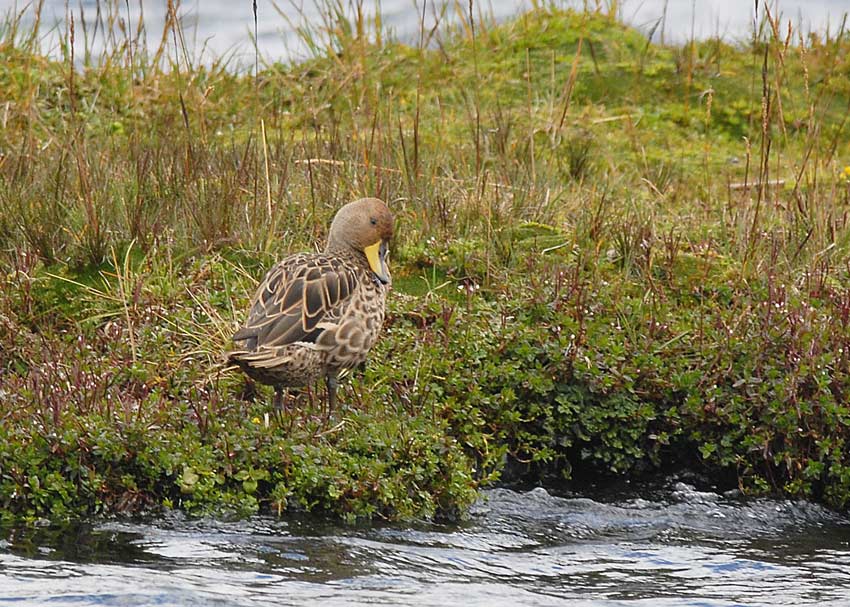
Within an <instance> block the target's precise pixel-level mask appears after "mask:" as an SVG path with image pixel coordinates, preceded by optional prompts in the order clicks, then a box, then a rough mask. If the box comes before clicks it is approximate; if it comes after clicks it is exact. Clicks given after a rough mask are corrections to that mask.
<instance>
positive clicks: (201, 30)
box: [0, 0, 850, 67]
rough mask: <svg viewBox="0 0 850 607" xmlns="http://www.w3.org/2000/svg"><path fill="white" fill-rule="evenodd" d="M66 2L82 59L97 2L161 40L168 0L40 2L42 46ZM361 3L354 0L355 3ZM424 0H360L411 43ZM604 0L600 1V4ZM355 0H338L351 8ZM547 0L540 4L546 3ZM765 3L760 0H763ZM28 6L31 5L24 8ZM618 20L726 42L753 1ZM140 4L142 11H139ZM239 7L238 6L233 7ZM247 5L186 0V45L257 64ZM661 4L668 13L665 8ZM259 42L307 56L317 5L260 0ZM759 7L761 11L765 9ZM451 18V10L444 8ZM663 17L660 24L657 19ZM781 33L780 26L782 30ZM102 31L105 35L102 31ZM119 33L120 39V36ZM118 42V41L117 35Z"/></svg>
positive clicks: (496, 3) (526, 3)
mask: <svg viewBox="0 0 850 607" xmlns="http://www.w3.org/2000/svg"><path fill="white" fill-rule="evenodd" d="M33 1H34V0H0V12H7V11H9V10H15V11H20V10H23V11H24V14H25V16H26V19H25V21H31V16H32V9H31V4H32V3H33ZM66 1H67V4H68V5H69V6H70V9H71V11H72V12H73V13H74V15H75V23H76V31H77V36H76V39H77V44H76V49H77V50H76V54H77V57H80V56H82V52H83V45H84V42H83V40H82V28H81V27H80V21H81V14H82V15H83V16H84V18H85V21H86V22H87V23H88V24H89V25H88V30H89V32H93V31H94V26H93V25H92V23H93V21H94V17H95V15H96V13H97V6H98V4H100V5H101V6H102V7H103V6H107V5H110V4H112V5H113V6H117V7H118V10H119V14H120V15H121V16H122V17H124V18H127V16H128V14H129V19H128V21H129V22H130V23H131V24H136V23H138V20H139V15H140V13H141V12H143V13H144V17H145V18H144V22H145V25H146V29H147V32H148V34H147V35H148V42H149V46H151V47H155V46H156V45H157V44H158V43H159V40H160V35H161V32H162V27H163V23H164V22H165V16H166V11H167V8H166V7H167V2H166V1H165V0H157V1H152V0H141V1H140V0H126V1H125V0H118V1H116V0H109V1H106V0H45V2H44V10H43V15H44V22H45V24H47V25H48V26H56V24H59V25H58V26H56V27H55V29H53V30H52V31H49V32H45V36H44V46H45V47H47V49H48V50H50V49H53V52H54V53H55V52H56V48H57V45H58V44H59V41H60V40H62V39H63V38H64V37H65V36H66V35H67V34H66V31H67V18H66ZM358 1H359V0H358ZM423 1H424V0H362V4H363V7H364V10H365V13H366V14H367V15H373V14H374V13H375V10H376V9H375V7H376V6H378V5H380V6H381V12H382V23H383V26H384V28H385V29H386V30H387V31H388V32H389V33H390V34H391V35H393V36H395V37H396V38H398V39H400V40H402V41H407V42H413V41H415V40H416V39H417V36H418V32H419V22H420V15H421V12H422V6H423ZM596 1H597V0H561V1H560V2H556V3H555V4H556V5H558V6H563V7H573V8H581V7H583V6H585V5H589V6H595V5H596ZM608 1H609V0H602V2H601V4H602V5H603V6H605V5H606V4H607V3H608ZM351 2H352V0H343V4H344V5H350V4H351ZM447 2H448V3H449V4H450V5H451V6H454V4H455V0H427V4H426V5H425V8H426V10H425V15H426V25H427V27H428V28H430V27H431V26H432V25H433V23H434V15H435V14H437V13H439V10H438V9H435V7H439V6H442V5H445V4H446V3H447ZM457 2H458V3H459V5H460V6H461V7H467V6H468V1H467V0H457ZM769 2H770V6H773V7H774V14H781V15H783V16H784V18H785V20H786V21H787V20H790V21H791V22H793V24H794V25H795V26H799V27H800V28H802V30H803V31H809V30H821V31H823V30H825V29H826V28H827V27H829V28H830V29H831V30H832V31H836V30H837V29H838V26H839V25H840V22H841V17H842V16H843V15H844V13H846V12H847V11H848V9H850V5H848V3H847V0H769ZM543 3H544V4H545V2H543ZM759 4H760V5H761V6H762V7H763V6H764V4H765V0H760V2H759ZM28 5H30V8H24V7H27V6H28ZM531 5H532V1H531V0H475V2H474V6H475V7H477V8H476V10H475V12H476V13H479V12H481V13H483V14H485V15H487V16H490V17H492V18H494V19H496V20H503V19H507V18H510V17H512V16H515V15H516V14H517V13H519V12H521V11H523V10H527V9H529V8H530V7H531ZM620 5H621V9H620V13H621V18H622V19H623V20H625V21H626V22H627V23H630V24H632V25H635V26H636V27H639V28H641V29H642V30H643V31H645V32H647V33H649V32H650V31H654V39H655V40H659V39H661V38H662V36H663V37H664V39H665V40H666V41H682V40H685V39H688V38H689V37H690V36H691V34H692V33H693V35H695V36H696V37H698V38H703V37H706V36H721V37H723V38H724V39H727V40H729V41H735V40H740V39H744V38H747V37H749V35H750V32H751V30H752V23H753V14H754V7H755V2H754V0H699V1H694V0H621V1H620ZM140 7H141V9H142V11H140ZM234 7H238V8H236V9H235V8H234ZM251 7H252V2H250V1H248V0H243V1H242V2H238V3H237V2H233V1H232V0H183V1H182V2H181V3H180V10H179V15H180V18H181V22H182V24H183V27H184V30H185V32H186V34H187V46H188V48H189V49H190V51H191V53H192V54H193V55H194V56H196V57H197V56H199V55H202V56H203V57H205V58H206V59H207V60H208V59H210V58H211V57H222V56H226V57H229V58H230V61H231V65H233V66H234V67H238V66H242V67H250V66H252V65H253V63H254V47H253V42H252V34H253V31H254V21H253V13H252V10H251ZM665 7H666V12H665ZM257 10H258V24H257V41H258V50H259V53H260V55H261V56H262V58H263V60H264V61H266V62H269V61H276V60H282V59H299V58H303V57H305V56H307V51H306V49H305V46H304V45H303V44H302V43H301V41H300V39H299V37H298V36H297V35H296V34H295V29H294V28H295V27H297V26H299V25H301V24H303V23H305V22H307V23H311V24H313V25H314V26H315V25H317V24H321V19H320V17H319V11H318V10H317V8H316V2H315V1H312V0H275V1H272V0H258V1H257ZM762 11H763V9H762ZM448 15H449V17H451V16H453V15H454V10H453V9H452V10H449V11H448ZM663 15H666V18H665V19H664V24H663V27H661V26H660V25H659V26H658V27H655V28H654V26H655V24H656V23H659V21H660V20H661V17H662V16H663ZM783 31H784V29H783ZM101 34H102V32H101ZM119 38H121V36H119ZM121 39H123V38H121ZM103 42H104V41H103V39H102V35H101V38H99V39H98V38H96V39H95V40H94V41H93V43H92V44H91V46H92V47H93V48H94V49H95V50H96V51H97V50H99V49H102V48H103Z"/></svg>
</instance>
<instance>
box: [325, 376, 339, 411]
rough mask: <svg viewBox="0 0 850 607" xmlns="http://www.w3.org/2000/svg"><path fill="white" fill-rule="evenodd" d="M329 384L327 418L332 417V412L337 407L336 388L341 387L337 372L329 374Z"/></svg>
mask: <svg viewBox="0 0 850 607" xmlns="http://www.w3.org/2000/svg"><path fill="white" fill-rule="evenodd" d="M327 384H328V415H327V419H330V417H331V413H332V412H333V410H334V407H336V389H337V388H338V387H339V379H337V376H336V373H334V374H332V375H328V376H327Z"/></svg>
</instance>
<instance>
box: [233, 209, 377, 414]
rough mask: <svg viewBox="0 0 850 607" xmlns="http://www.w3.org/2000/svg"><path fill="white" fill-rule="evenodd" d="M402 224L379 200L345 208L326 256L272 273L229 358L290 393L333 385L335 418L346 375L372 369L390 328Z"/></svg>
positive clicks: (298, 259) (277, 401)
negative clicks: (370, 360) (371, 359)
mask: <svg viewBox="0 0 850 607" xmlns="http://www.w3.org/2000/svg"><path fill="white" fill-rule="evenodd" d="M393 225H394V217H393V214H392V212H391V211H390V209H389V208H388V207H387V205H386V203H384V202H383V201H382V200H380V199H378V198H361V199H359V200H355V201H353V202H349V203H348V204H346V205H344V206H343V207H341V208H340V209H339V210H338V211H337V213H336V215H335V216H334V218H333V220H332V221H331V225H330V228H329V230H328V236H327V244H326V246H325V250H324V251H323V252H321V253H296V254H294V255H290V256H288V257H286V258H284V259H283V260H281V261H279V262H278V263H277V264H275V265H274V266H273V267H272V268H271V269H269V271H268V272H267V273H266V275H265V277H264V278H263V280H262V282H261V283H260V285H259V287H258V288H257V291H256V293H255V294H254V296H253V298H252V299H251V303H250V307H249V310H248V316H247V318H246V320H245V323H244V324H243V325H242V326H241V327H240V328H239V330H237V331H236V332H235V334H234V335H233V343H234V349H233V350H232V351H230V352H228V353H227V354H226V356H227V359H228V361H229V362H230V363H231V364H234V365H236V366H238V367H239V368H240V369H241V370H242V371H243V372H244V373H245V374H246V375H248V376H249V377H250V378H252V379H254V380H255V381H258V382H260V383H262V384H265V385H270V386H272V387H274V391H275V395H274V406H275V409H277V410H278V411H280V410H282V409H283V391H284V390H285V389H288V388H299V387H304V386H309V385H312V384H314V383H316V382H318V381H319V380H322V379H324V380H325V382H326V384H327V395H328V396H327V404H328V409H327V414H328V415H330V413H331V411H332V410H333V409H334V407H335V406H336V392H337V388H338V386H339V379H340V376H341V375H343V374H345V373H347V372H348V371H350V370H352V369H355V368H357V367H359V366H361V365H363V364H365V362H366V359H367V355H368V354H369V351H370V350H371V349H372V346H374V345H375V343H376V342H377V340H378V337H379V335H380V333H381V328H382V326H383V323H384V316H385V310H386V300H387V294H388V293H389V291H390V288H391V286H392V278H391V276H390V270H389V265H388V262H389V246H390V241H391V240H392V237H393Z"/></svg>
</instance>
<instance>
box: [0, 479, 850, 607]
mask: <svg viewBox="0 0 850 607" xmlns="http://www.w3.org/2000/svg"><path fill="white" fill-rule="evenodd" d="M620 495H622V494H620ZM610 496H611V494H610V493H609V494H608V497H598V498H597V499H590V498H586V497H556V496H553V495H550V494H549V493H547V492H546V491H544V490H543V489H536V490H533V491H530V492H527V493H517V492H513V491H510V490H507V489H496V490H492V491H489V492H486V493H485V494H484V497H483V499H482V501H481V502H480V503H479V504H478V505H477V506H476V507H475V508H474V510H473V514H472V516H471V518H470V520H469V521H468V522H466V523H464V524H462V525H458V526H439V525H424V524H423V525H420V526H414V527H411V526H372V527H363V528H351V527H342V526H332V525H327V524H321V523H317V522H315V521H313V522H311V521H308V520H294V521H293V520H282V521H281V520H276V519H272V518H264V517H256V518H253V519H251V520H248V521H242V522H221V521H215V520H209V519H204V520H191V519H187V518H184V517H181V516H173V517H171V518H168V519H162V520H156V521H151V522H146V523H130V522H124V521H109V522H97V523H91V524H83V525H79V526H76V527H73V528H66V529H53V528H41V529H28V530H21V529H18V530H11V531H9V530H7V531H6V532H5V533H4V534H3V536H2V537H4V538H5V539H4V540H0V605H2V604H10V605H41V604H50V605H75V606H86V605H244V606H254V605H257V606H259V605H270V604H274V605H305V604H321V605H354V604H366V603H368V604H379V605H414V606H425V605H434V606H438V605H439V606H444V605H451V604H456V605H458V606H460V605H463V606H467V605H470V606H475V605H481V606H485V605H532V606H544V605H586V606H603V605H604V606H613V605H629V606H633V605H646V606H655V605H661V606H665V605H693V606H721V605H723V606H732V605H748V606H756V605H795V606H797V605H820V606H822V605H836V606H838V605H850V521H848V520H847V519H845V518H842V517H840V516H838V515H836V514H834V513H831V512H829V511H827V510H824V509H822V508H820V507H818V506H814V505H811V504H806V503H802V502H786V501H771V500H750V501H743V500H740V499H738V498H736V497H731V496H724V495H719V494H715V493H705V492H699V491H696V490H695V489H694V488H693V487H691V486H689V485H686V484H682V483H677V484H671V485H669V486H668V487H666V488H665V489H661V490H657V491H655V492H654V493H653V494H652V495H651V496H650V497H636V496H634V495H632V496H628V495H625V496H622V497H619V498H617V499H613V500H612V499H609V498H610Z"/></svg>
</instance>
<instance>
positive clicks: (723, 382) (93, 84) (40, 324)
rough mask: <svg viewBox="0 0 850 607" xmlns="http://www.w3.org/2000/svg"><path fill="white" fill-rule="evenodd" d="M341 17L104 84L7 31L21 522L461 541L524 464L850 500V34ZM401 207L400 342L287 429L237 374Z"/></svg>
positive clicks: (572, 20)
mask: <svg viewBox="0 0 850 607" xmlns="http://www.w3.org/2000/svg"><path fill="white" fill-rule="evenodd" d="M325 9H326V14H327V15H328V16H329V19H330V21H329V22H331V23H335V24H336V26H335V27H334V28H331V29H330V30H329V32H326V33H325V34H326V35H325V37H324V38H323V37H322V36H320V32H319V31H318V30H315V29H314V30H312V31H305V34H304V35H305V36H307V37H308V38H309V37H311V36H312V39H313V40H314V41H317V40H320V39H321V40H322V42H321V43H319V42H315V44H314V56H313V57H312V58H311V59H309V60H307V61H305V62H303V63H298V64H274V65H267V66H263V67H262V69H261V70H260V72H259V74H258V75H257V76H256V78H255V77H253V76H252V75H244V74H243V75H237V74H235V73H234V71H233V70H231V69H230V66H228V65H227V64H226V62H217V63H213V64H211V65H210V64H208V65H205V66H202V65H201V64H200V63H199V64H197V65H194V64H191V65H190V64H189V63H187V62H186V61H185V60H184V58H183V54H182V49H181V48H179V47H177V48H175V47H174V40H175V38H174V36H173V33H172V32H171V31H166V32H164V34H165V35H164V37H163V39H164V40H165V41H166V42H165V45H164V46H163V47H162V48H161V49H159V50H158V49H156V48H153V49H150V50H149V51H148V52H145V51H143V50H138V49H137V50H136V51H135V52H133V53H130V52H129V51H128V50H127V49H128V48H129V47H128V46H127V45H120V44H119V45H118V46H116V47H115V48H114V49H110V50H109V51H107V52H106V53H104V55H103V56H102V57H99V58H91V59H86V58H84V59H83V64H82V65H79V64H77V67H76V68H73V69H72V67H71V66H72V65H75V63H74V61H76V60H78V59H79V58H74V57H71V56H67V57H65V58H64V60H54V59H48V58H45V57H44V56H43V54H42V53H41V52H40V50H39V48H38V47H37V45H36V43H35V42H34V40H35V39H37V36H30V34H31V33H34V32H37V31H38V27H39V25H38V24H36V25H35V26H34V27H35V29H34V30H33V31H32V32H30V31H23V30H22V29H21V26H20V24H19V23H18V22H16V21H15V19H14V18H12V17H7V18H6V22H5V23H4V24H3V25H2V26H0V90H3V91H4V92H5V102H4V104H3V105H0V119H2V123H1V124H2V129H0V263H1V264H2V266H0V267H2V270H3V271H2V275H0V280H2V282H3V285H2V286H3V288H2V290H0V336H2V339H0V363H2V364H0V506H2V508H3V512H4V516H5V517H9V518H25V519H35V518H38V517H42V516H52V517H63V516H72V515H75V514H80V513H93V512H114V511H137V510H140V509H144V508H150V507H179V508H184V509H186V510H188V511H192V512H200V511H210V510H215V511H219V512H229V511H235V512H239V513H246V512H252V511H256V510H257V509H266V510H270V511H274V512H284V511H286V510H293V509H307V510H312V511H323V512H328V513H330V514H332V515H334V516H341V517H349V518H358V517H365V518H369V517H386V518H415V517H429V516H456V515H458V514H462V513H463V512H464V511H465V509H466V508H467V507H468V505H469V504H470V503H471V501H472V500H473V499H474V497H475V492H476V490H477V489H478V488H479V487H480V486H481V485H482V484H488V483H492V482H496V481H497V480H498V478H499V477H500V475H502V473H503V472H505V471H506V470H507V471H509V476H510V478H511V479H512V480H516V479H518V478H522V479H525V480H530V481H532V482H539V481H541V480H546V479H550V478H552V477H553V476H554V477H556V478H558V479H562V480H563V479H569V478H573V479H577V480H576V482H578V481H580V479H581V478H584V477H586V476H592V475H595V474H599V473H603V474H632V475H636V474H640V473H643V472H646V471H651V470H656V469H670V468H675V467H681V466H688V467H691V468H698V469H700V470H702V471H703V472H704V473H705V474H706V475H707V476H708V477H709V478H712V479H714V480H716V481H718V482H721V481H722V482H726V481H727V480H728V479H729V478H732V479H734V480H735V481H736V482H737V483H738V484H739V485H740V486H741V487H742V488H743V489H745V490H747V491H750V492H755V493H761V492H778V493H784V494H787V495H792V496H799V497H806V498H810V499H817V500H821V501H824V502H825V503H828V504H830V505H832V506H834V507H837V508H846V506H847V504H848V503H850V457H848V455H847V449H846V441H847V439H848V436H850V433H848V426H847V424H848V417H849V416H850V409H848V398H850V355H848V352H850V328H848V323H850V316H848V315H849V314H850V291H848V287H847V285H848V284H850V276H848V274H850V255H848V246H850V230H848V208H850V169H845V167H846V166H847V165H850V145H848V143H847V141H848V137H847V125H846V124H845V122H846V117H847V115H848V107H850V80H848V76H847V74H848V73H850V72H848V68H850V65H848V57H850V54H848V52H847V51H848V50H850V40H849V39H848V38H847V36H846V35H842V36H839V37H827V36H823V35H821V36H816V35H811V36H805V37H803V38H802V43H801V38H800V37H799V36H798V33H796V32H794V35H793V36H792V37H791V39H790V40H789V42H788V44H786V43H785V39H784V38H782V39H779V38H778V37H777V36H776V35H775V34H774V33H772V31H771V29H772V28H771V27H770V23H766V24H765V25H764V27H763V28H762V30H761V32H760V33H758V34H757V35H756V36H755V38H754V41H752V42H751V43H749V44H747V45H741V46H733V45H729V44H726V43H724V42H721V41H718V40H706V41H695V42H692V43H687V44H683V45H681V46H675V47H673V46H669V47H668V46H664V47H662V46H659V45H656V44H648V43H647V42H646V39H645V38H644V37H643V36H642V35H641V34H640V33H639V32H637V31H635V30H632V29H629V28H627V27H625V26H623V25H622V24H620V23H618V22H617V21H616V20H614V19H612V18H611V17H609V16H608V15H606V14H602V13H600V12H587V13H575V12H570V11H560V10H554V9H551V10H550V9H543V8H540V9H537V10H533V11H530V12H528V13H526V14H524V15H521V16H519V17H517V18H516V19H514V20H512V21H510V22H507V23H503V24H498V25H496V24H491V23H485V22H478V21H476V22H474V23H472V22H470V21H469V20H468V19H467V20H464V19H463V18H462V19H461V22H460V23H459V24H457V25H456V26H454V27H453V28H449V27H443V28H440V29H439V30H437V31H436V32H435V34H434V38H433V39H432V41H431V44H429V45H427V47H426V48H420V47H415V46H414V47H411V46H404V45H401V44H398V43H396V42H393V41H391V40H387V39H386V36H384V35H381V36H377V35H376V32H375V31H374V20H371V19H369V18H367V17H365V16H364V17H363V18H362V20H360V21H356V20H355V21H354V22H347V21H335V20H334V19H333V18H332V16H333V15H334V14H335V13H334V11H333V6H332V5H331V4H328V5H325ZM462 13H463V11H461V14H462ZM782 27H783V29H782V31H783V32H784V31H785V30H784V26H782ZM777 31H779V30H777ZM178 39H179V38H178ZM133 48H135V47H133ZM373 195H374V196H380V197H382V198H384V199H385V200H387V201H389V202H390V205H391V207H392V208H393V209H394V211H395V212H396V215H397V234H398V237H397V239H396V242H395V243H394V245H393V260H392V263H393V273H394V293H393V297H392V298H391V302H390V315H389V318H388V321H387V330H386V333H385V335H384V338H383V339H382V340H381V342H380V344H379V346H378V348H377V352H375V354H374V356H372V360H371V361H370V363H369V366H368V368H367V370H366V372H365V375H362V376H360V377H356V378H355V379H354V380H353V382H352V383H351V384H349V385H348V387H346V388H345V389H344V391H343V394H342V400H343V402H344V403H345V407H344V408H343V409H342V410H341V411H338V412H336V413H335V415H334V416H333V418H332V419H331V420H330V422H329V423H328V424H323V423H322V421H321V418H322V410H321V405H320V402H321V395H320V394H312V395H308V396H305V398H304V399H303V400H302V402H301V404H300V406H299V407H298V408H296V409H294V410H291V411H288V412H286V413H285V414H283V415H282V416H276V415H271V414H270V411H269V407H268V402H269V395H268V393H267V392H263V391H261V393H260V394H259V395H258V396H257V397H256V398H254V399H253V400H252V398H251V394H250V390H247V389H246V387H245V382H244V378H243V377H241V376H240V375H239V374H238V373H236V372H233V371H227V370H225V369H224V368H223V367H222V363H221V353H222V352H223V351H225V350H226V349H228V347H229V338H230V335H232V332H233V330H234V329H235V328H236V327H238V325H239V323H240V321H241V320H242V315H243V314H244V310H245V308H246V305H247V302H248V299H249V297H250V295H251V293H252V290H253V288H254V286H255V285H256V281H257V280H258V279H259V278H260V277H261V275H262V273H263V270H264V268H266V267H268V266H269V265H270V264H271V263H273V262H274V261H275V260H276V259H278V258H280V257H281V256H283V255H285V254H286V253H288V252H292V251H297V250H307V249H312V248H314V247H315V246H317V245H321V243H322V242H323V239H324V235H325V232H326V229H327V225H328V224H329V221H330V218H331V217H332V216H333V213H334V212H335V210H336V209H337V208H338V207H339V206H341V205H342V204H343V203H345V202H348V201H349V200H351V199H354V198H356V197H360V196H373ZM267 414H269V415H270V417H268V419H267Z"/></svg>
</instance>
